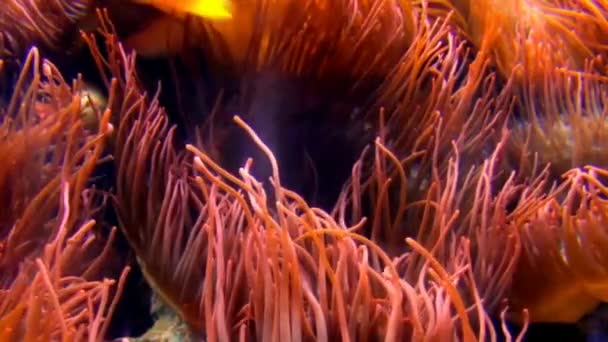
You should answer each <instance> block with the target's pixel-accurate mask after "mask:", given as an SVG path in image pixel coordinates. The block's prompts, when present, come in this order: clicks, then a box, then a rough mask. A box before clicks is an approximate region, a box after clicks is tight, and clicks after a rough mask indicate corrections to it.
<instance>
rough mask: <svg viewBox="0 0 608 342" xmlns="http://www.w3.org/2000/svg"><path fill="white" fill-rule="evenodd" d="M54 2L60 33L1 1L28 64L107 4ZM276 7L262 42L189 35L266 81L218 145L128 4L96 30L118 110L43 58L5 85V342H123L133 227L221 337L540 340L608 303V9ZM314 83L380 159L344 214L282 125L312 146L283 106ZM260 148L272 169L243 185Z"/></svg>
mask: <svg viewBox="0 0 608 342" xmlns="http://www.w3.org/2000/svg"><path fill="white" fill-rule="evenodd" d="M48 2H49V3H51V4H52V5H53V6H57V8H55V10H52V6H51V7H48V8H50V9H51V12H50V13H51V14H52V15H53V16H52V17H47V19H46V20H44V21H37V20H35V18H36V16H42V12H41V9H42V8H46V7H41V5H40V4H41V3H42V2H41V1H26V0H23V1H18V0H10V1H9V6H8V7H6V8H0V39H2V40H0V51H3V52H7V53H6V54H3V55H0V56H1V57H3V58H4V59H3V61H5V62H7V61H8V58H10V59H11V60H12V59H13V58H14V57H15V56H19V55H20V54H22V53H24V51H25V50H27V48H26V47H24V46H22V45H21V43H22V42H25V41H28V42H30V43H31V44H38V43H42V44H43V43H45V42H46V43H47V44H48V45H49V46H52V45H53V43H52V42H54V40H53V39H54V37H56V36H58V35H59V33H56V32H55V31H53V30H57V31H61V32H64V29H61V26H60V25H67V26H70V25H71V24H72V23H75V22H76V21H78V20H79V16H85V15H89V14H90V13H89V14H87V13H88V11H89V10H90V9H89V8H90V7H91V6H92V5H91V4H89V3H84V2H82V1H65V0H63V1H62V0H56V1H48ZM236 3H238V2H236ZM252 3H254V4H255V6H254V8H253V9H252V8H248V9H247V11H245V10H243V11H242V12H239V11H238V7H237V12H236V13H235V17H238V18H240V19H239V23H240V25H241V28H240V29H234V28H232V29H231V28H230V27H229V25H230V24H226V23H223V24H221V25H226V26H225V27H224V26H221V25H219V24H209V23H206V22H204V20H202V19H200V20H199V19H198V18H185V19H180V20H183V21H179V20H177V19H175V20H176V22H177V23H181V24H183V25H184V26H183V28H184V31H185V32H191V35H189V36H188V39H189V41H188V42H187V44H185V45H180V49H181V51H180V53H182V54H185V53H187V52H192V51H193V50H189V49H197V48H198V47H197V46H198V45H197V44H200V45H204V46H205V48H204V49H203V51H200V50H198V51H197V53H202V54H203V55H204V56H205V58H206V59H205V61H206V62H207V63H209V65H213V70H214V71H213V72H212V73H217V74H225V75H229V76H226V78H230V79H235V80H236V82H237V83H239V84H240V86H242V89H239V91H238V92H237V94H238V95H237V96H236V97H238V101H235V100H234V99H230V98H227V97H223V98H220V99H219V100H218V101H217V102H215V103H210V104H209V105H207V104H205V105H202V106H201V107H202V108H201V107H199V108H198V110H200V113H196V114H197V115H198V118H201V117H204V120H199V119H198V118H197V119H196V120H191V121H188V122H189V123H190V124H192V126H193V127H190V126H189V127H183V125H184V123H185V121H181V120H182V119H183V118H184V117H192V116H194V115H195V113H192V112H188V110H189V109H185V110H184V112H181V113H173V114H172V113H170V112H168V109H167V108H173V109H175V108H177V107H179V106H173V107H171V106H170V107H166V106H164V104H163V103H162V102H163V100H162V99H163V91H164V90H163V88H162V87H160V88H158V91H157V92H156V93H154V94H150V92H149V91H147V90H148V89H150V84H149V82H147V80H146V78H147V77H149V75H146V72H147V71H146V70H145V69H144V68H138V64H137V58H136V54H135V53H133V52H130V51H129V50H128V49H127V48H125V47H124V46H123V44H122V37H121V35H120V34H118V33H117V28H116V27H115V26H113V23H112V20H111V19H110V18H111V13H109V14H108V12H104V11H99V12H98V14H99V20H98V24H99V25H100V26H99V30H98V31H96V32H94V33H82V37H81V38H82V40H83V42H84V43H85V45H86V47H87V48H88V50H89V51H90V55H91V56H92V60H93V61H94V64H95V67H96V72H97V73H98V74H99V78H100V79H101V80H102V82H101V83H102V84H101V85H102V86H103V88H105V89H104V90H103V91H102V92H103V93H104V94H105V95H106V100H105V101H98V100H96V99H94V98H93V94H92V93H91V92H90V91H89V88H88V87H87V85H86V84H85V81H84V80H83V77H81V76H79V77H78V78H76V79H75V80H74V81H73V82H71V84H70V83H68V82H66V80H64V78H63V77H62V76H61V73H60V72H59V70H58V69H57V68H56V67H55V66H54V65H53V64H51V63H50V62H49V61H46V60H43V61H41V57H40V53H39V51H38V50H37V49H36V48H31V49H30V50H29V52H28V53H27V56H26V58H25V59H24V61H23V62H22V63H20V65H19V72H16V73H15V72H14V70H12V69H14V68H15V65H13V63H11V65H10V66H9V65H8V64H9V63H6V65H5V68H7V69H11V70H0V72H3V73H4V74H5V77H4V79H3V83H1V84H2V85H3V86H4V85H6V84H9V85H10V89H2V91H0V93H2V94H6V93H8V94H10V96H5V97H4V98H3V99H2V101H0V105H1V106H0V204H1V205H2V209H1V210H0V335H1V336H2V340H4V337H5V336H6V337H7V339H6V340H24V341H33V340H65V341H81V340H85V339H88V340H90V341H95V340H103V339H104V338H105V336H106V333H107V330H108V327H109V324H110V322H111V318H112V314H113V312H114V310H115V308H116V306H117V303H118V301H119V300H120V299H121V296H122V295H123V293H122V290H123V287H124V286H123V285H124V283H125V279H126V278H127V276H128V271H129V267H127V266H125V265H126V262H125V260H124V259H125V256H124V253H120V251H118V250H117V247H116V246H117V244H116V235H117V233H120V234H121V236H124V237H125V238H126V241H127V242H128V245H129V249H130V251H132V252H133V254H134V257H135V260H136V266H137V267H138V268H140V269H141V271H142V273H143V276H144V278H145V280H146V282H147V283H148V284H149V285H150V287H151V288H152V289H153V291H154V293H155V295H156V296H158V297H159V300H160V301H161V302H162V303H163V304H164V305H167V306H168V307H170V308H171V309H172V310H173V311H174V312H175V313H177V315H178V316H179V317H180V319H182V320H183V321H184V322H186V323H187V326H188V330H189V333H190V334H192V338H193V339H197V338H201V339H202V338H204V339H205V340H207V341H232V340H242V341H253V340H255V341H302V340H305V341H333V340H348V341H351V340H352V341H359V340H361V341H376V340H386V341H409V340H413V341H422V340H433V341H434V340H438V341H452V340H454V341H456V340H464V341H476V340H479V341H487V340H489V341H496V340H501V339H507V340H511V339H513V338H516V339H517V340H521V339H522V338H523V336H524V335H525V333H526V327H527V325H528V324H529V322H576V321H578V320H580V319H581V318H582V317H583V316H585V315H587V314H589V313H591V312H592V311H593V310H594V309H595V308H596V307H597V306H598V305H599V304H600V303H602V302H605V301H608V295H607V293H608V252H606V250H607V249H606V247H608V200H607V198H608V183H607V180H608V149H607V148H606V146H604V143H603V142H604V141H605V140H606V137H607V135H608V121H607V120H606V117H605V116H606V112H607V110H608V88H607V87H608V83H607V82H608V78H607V77H606V76H607V75H606V72H607V69H606V67H607V66H608V65H606V64H605V63H606V57H607V56H605V53H606V49H607V47H608V45H606V43H608V42H604V41H603V40H602V39H604V37H607V36H608V35H607V34H608V21H607V19H606V18H607V17H606V16H607V15H608V3H605V2H604V1H595V2H594V3H591V2H589V1H576V0H571V1H554V0H535V1H532V0H526V1H524V0H521V1H507V2H506V3H507V5H505V4H502V3H500V4H499V2H498V1H493V0H484V1H475V2H473V1H470V2H467V1H457V0H452V1H450V0H436V1H424V0H420V1H418V0H417V1H409V0H408V1H405V0H370V1H364V0H335V1H331V2H327V1H314V0H307V1H303V2H302V1H296V0H260V1H255V2H249V3H248V4H249V6H253V5H252ZM62 6H63V7H62ZM48 8H47V9H48ZM11 11H12V12H11ZM19 11H21V12H23V13H31V15H30V17H29V18H30V19H31V21H25V22H22V23H20V24H19V23H16V22H13V21H10V22H9V21H6V19H3V18H5V16H3V14H5V13H13V12H14V13H19ZM60 13H67V14H65V15H60ZM252 13H253V14H255V16H251V14H252ZM18 15H19V14H15V16H13V18H14V17H16V16H18ZM239 15H241V17H239ZM41 23H42V24H41ZM218 25H219V26H218ZM242 27H246V29H243V28H242ZM51 29H53V30H51ZM139 39H141V37H140V38H139ZM182 43H185V42H182ZM9 52H10V53H9ZM2 66H3V64H2V60H0V68H1V67H2ZM7 75H8V76H7ZM11 75H17V76H16V77H11ZM269 75H270V76H269ZM179 78H180V77H179V75H178V76H177V80H176V82H178V83H179ZM269 79H270V81H269ZM214 82H217V79H214ZM231 82H232V81H231ZM294 83H296V84H297V85H298V88H297V89H298V90H299V91H301V92H302V93H306V94H305V95H306V96H309V98H314V101H312V102H314V103H315V105H314V107H315V108H316V109H318V107H323V109H324V113H323V114H324V115H316V116H315V117H314V118H313V119H311V120H315V121H314V122H315V127H317V128H318V127H327V125H329V127H332V130H333V131H332V132H331V133H329V135H332V136H334V135H335V136H341V137H342V138H343V139H344V140H346V141H347V142H348V141H355V140H356V143H353V145H352V149H353V150H354V151H355V152H354V153H356V154H358V155H360V157H359V158H358V159H356V160H354V162H353V163H352V164H349V165H347V168H348V169H350V170H351V171H350V173H349V174H348V175H347V176H345V177H344V179H343V180H342V181H343V182H342V183H340V186H341V188H340V189H339V195H337V196H336V197H337V198H330V199H329V200H327V199H326V201H328V202H331V205H329V206H326V207H323V208H319V207H315V206H314V205H313V199H312V197H309V196H308V195H305V194H303V193H298V192H297V191H294V190H293V189H292V188H291V187H290V186H291V184H294V182H295V183H297V182H298V177H299V175H301V173H297V172H293V173H292V171H293V170H294V168H293V166H292V167H289V166H285V165H286V164H287V162H286V161H285V160H286V159H285V158H287V159H289V158H292V159H289V160H291V161H294V163H296V164H295V165H298V166H299V165H304V164H303V163H302V162H301V160H304V159H307V158H306V157H307V156H305V155H304V153H302V154H301V155H297V156H296V157H293V156H290V155H289V153H290V152H291V153H293V151H287V152H285V151H283V152H282V153H276V154H275V152H276V151H275V149H281V148H283V149H285V148H286V147H285V144H286V143H285V142H284V140H283V139H286V137H289V134H287V135H283V136H282V135H281V134H269V133H268V132H269V130H271V131H272V130H275V131H281V130H288V129H287V128H286V127H288V126H289V125H290V122H291V121H290V120H291V119H290V118H285V117H282V116H281V115H282V113H284V112H285V111H287V112H289V110H290V109H291V108H290V106H294V107H296V106H298V105H299V104H300V102H298V101H295V100H294V101H293V102H290V101H284V103H285V104H282V105H281V106H279V108H274V107H276V101H277V100H276V99H274V97H281V96H285V94H286V93H285V92H284V91H286V90H285V88H283V87H282V85H285V84H290V85H293V84H294ZM269 84H270V85H271V86H272V87H273V89H270V88H268V89H267V88H262V87H264V86H266V87H270V86H269ZM277 84H278V85H277ZM226 85H232V83H230V82H228V81H226ZM275 88H280V90H281V91H277V90H276V89H275ZM302 89H304V90H302ZM197 90H200V89H197ZM213 91H214V90H212V92H213ZM195 92H196V91H192V93H195ZM290 94H291V93H290ZM182 95H183V96H186V95H184V94H182ZM300 95H301V94H300ZM292 96H293V95H289V99H292V98H293V97H292ZM235 102H237V103H236V104H235ZM301 103H302V104H303V105H307V104H308V101H305V100H301ZM180 108H192V107H187V106H185V107H180ZM286 108H287V110H286ZM294 110H297V108H295V109H294ZM305 113H306V111H304V112H297V113H296V114H297V115H296V116H298V118H299V119H298V120H302V119H301V118H300V117H301V116H302V115H304V114H305ZM234 114H239V115H238V116H234ZM176 117H178V118H180V119H177V120H176ZM304 119H306V118H304ZM228 122H230V123H228ZM269 123H270V124H269ZM328 123H329V124H328ZM269 125H270V126H269ZM227 126H231V127H230V128H227ZM271 126H272V127H271ZM234 127H236V128H237V129H236V130H235V129H234ZM269 127H270V128H269ZM235 131H236V132H237V133H234V132H235ZM226 132H229V133H226ZM322 132H325V131H322ZM235 134H236V135H238V134H241V135H242V136H245V137H246V141H247V144H248V145H249V148H250V150H246V151H255V153H254V154H255V155H253V157H254V158H253V159H247V160H246V161H245V162H244V163H243V164H242V165H240V167H238V168H233V167H229V166H227V164H229V161H231V159H230V157H231V155H230V154H231V151H233V150H234V146H231V145H233V144H236V142H234V141H233V140H232V137H234V135H235ZM353 136H355V138H353ZM281 137H283V138H281ZM344 137H346V138H344ZM323 139H326V138H325V137H324V138H321V141H324V142H328V141H334V140H332V139H334V138H332V139H329V138H327V140H323ZM335 139H337V138H335ZM238 146H241V145H238ZM327 151H329V152H331V151H332V150H331V148H327ZM296 154H297V153H296ZM285 156H287V157H285ZM283 157H284V158H283ZM336 158H338V157H336ZM308 159H312V161H311V163H312V165H313V166H312V167H311V168H312V169H313V171H315V172H316V171H317V169H319V172H316V173H315V177H317V178H319V180H317V185H318V184H323V182H322V180H321V179H322V178H323V176H324V173H323V171H322V165H320V164H319V163H320V162H319V161H318V160H316V159H315V158H314V156H313V158H308ZM108 169H111V170H112V172H106V171H107V170H108ZM285 169H287V172H285ZM286 178H288V179H289V180H288V183H289V185H286V183H285V179H286ZM298 190H300V189H298ZM109 212H115V215H111V214H109ZM112 216H115V217H116V220H115V221H116V222H113V220H112V219H110V218H109V217H112ZM114 225H116V226H117V227H113V226H114ZM112 279H113V280H112ZM497 322H498V323H497ZM508 323H513V324H514V325H519V327H520V328H519V330H518V331H517V332H515V333H514V332H513V330H512V329H510V328H508V327H507V324H508ZM512 335H517V336H516V337H514V336H512Z"/></svg>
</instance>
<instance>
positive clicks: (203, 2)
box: [133, 0, 232, 19]
mask: <svg viewBox="0 0 608 342" xmlns="http://www.w3.org/2000/svg"><path fill="white" fill-rule="evenodd" d="M133 2H136V3H140V4H146V5H150V6H153V7H156V8H158V9H159V10H161V11H163V12H165V13H167V14H170V15H175V16H179V17H181V16H183V15H184V14H190V15H195V16H199V17H202V18H209V19H229V18H232V8H231V2H230V1H229V0H133Z"/></svg>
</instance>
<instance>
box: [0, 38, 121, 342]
mask: <svg viewBox="0 0 608 342" xmlns="http://www.w3.org/2000/svg"><path fill="white" fill-rule="evenodd" d="M82 96H83V82H82V80H76V81H75V82H74V84H73V86H71V87H70V86H68V84H67V83H66V82H65V81H64V80H63V78H62V77H61V75H60V74H59V72H58V70H57V69H56V68H55V67H54V66H53V65H52V64H51V63H50V62H48V61H44V62H40V56H39V52H38V51H37V50H36V49H32V50H31V51H30V52H29V54H28V56H27V59H26V60H25V62H24V64H23V70H22V72H21V74H20V77H19V79H18V81H17V83H16V84H15V85H14V88H13V95H12V97H11V98H10V100H9V101H8V106H7V107H5V108H2V110H0V118H1V124H0V151H1V152H0V154H1V157H0V159H1V161H2V167H0V189H2V191H1V193H2V197H1V198H0V201H1V205H2V207H3V208H4V209H3V210H2V214H1V215H0V238H1V241H0V244H1V246H2V248H1V250H0V270H1V271H0V273H1V274H2V276H1V277H0V284H1V285H2V289H1V290H0V331H1V332H0V334H2V336H3V338H4V339H7V340H25V341H29V340H38V339H44V340H57V339H61V340H82V339H89V340H99V339H101V338H103V336H104V333H105V331H106V330H107V327H108V325H109V323H110V320H109V319H110V317H111V315H112V311H113V308H114V306H115V304H116V300H117V298H119V296H120V291H121V288H122V284H123V282H124V279H125V276H126V274H127V270H125V271H124V273H123V274H122V275H121V276H120V280H119V281H118V284H116V282H115V281H114V280H111V279H107V278H105V277H114V276H116V275H119V273H116V272H113V271H112V268H111V267H109V266H111V265H112V264H113V261H112V259H113V255H112V252H113V249H112V244H113V241H114V236H115V232H116V230H115V229H111V230H110V231H109V232H106V233H104V232H102V231H101V230H100V229H101V227H102V225H98V224H97V223H96V221H95V220H94V219H92V218H94V217H97V216H98V214H99V211H100V210H101V209H102V208H103V204H104V202H105V200H104V197H105V196H104V195H102V194H99V193H97V192H95V191H94V189H92V188H90V184H89V177H90V175H91V173H92V172H93V169H94V168H95V167H96V165H98V163H100V162H101V161H102V160H101V154H102V151H103V148H104V145H105V142H106V139H107V137H108V136H109V134H110V133H111V132H112V125H111V124H109V115H110V112H109V111H106V112H104V113H103V114H102V112H100V111H99V110H101V109H96V110H95V113H96V115H97V118H98V120H97V122H98V124H97V125H96V127H95V130H90V129H87V128H85V127H84V122H83V120H82V118H81V113H82V112H83V110H84V108H83V107H81V101H82V100H81V97H82Z"/></svg>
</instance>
